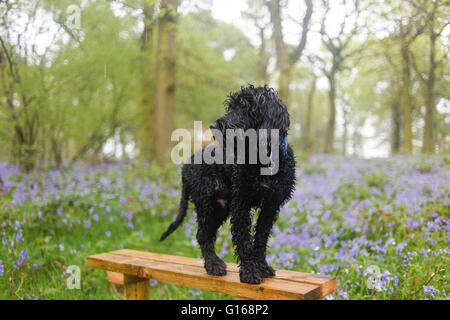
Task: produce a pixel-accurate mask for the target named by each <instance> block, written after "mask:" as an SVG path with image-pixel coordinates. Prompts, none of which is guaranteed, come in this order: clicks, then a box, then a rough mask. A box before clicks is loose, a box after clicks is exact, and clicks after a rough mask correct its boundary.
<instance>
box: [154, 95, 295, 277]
mask: <svg viewBox="0 0 450 320" xmlns="http://www.w3.org/2000/svg"><path fill="white" fill-rule="evenodd" d="M225 103H226V104H227V106H228V108H227V112H226V114H225V115H224V116H223V117H221V118H220V119H218V120H217V121H216V122H215V123H214V124H213V126H214V127H215V128H217V129H219V130H220V131H222V132H223V134H224V136H225V130H226V129H238V128H241V129H244V130H247V129H250V128H253V129H255V130H258V129H279V130H280V144H279V145H280V146H282V143H283V141H284V140H283V139H284V136H285V135H286V134H287V132H288V129H289V124H290V122H289V113H288V111H287V108H286V106H285V104H284V103H283V102H282V101H281V100H280V98H279V97H278V96H277V94H276V92H275V91H274V90H273V89H272V88H269V87H267V86H264V87H253V86H248V87H242V88H241V90H240V91H238V92H236V93H234V94H232V95H230V96H229V97H228V99H227V100H226V102H225ZM269 143H270V142H269ZM205 148H212V145H209V146H207V147H205ZM269 150H270V147H269ZM224 153H225V152H224ZM193 159H194V156H192V159H191V161H192V162H191V163H193ZM261 166H262V165H261V164H253V165H252V164H205V163H203V164H185V165H184V166H183V168H182V182H183V189H182V197H181V201H180V212H179V214H178V216H177V218H176V220H175V222H173V223H172V224H171V225H170V227H169V229H168V230H167V231H166V232H165V233H164V234H163V235H162V237H161V241H162V240H164V239H165V238H166V237H167V236H168V235H169V234H171V233H172V232H173V231H174V230H175V229H176V228H177V227H178V226H179V225H180V224H181V223H182V221H183V219H184V217H185V215H186V211H187V203H188V200H189V199H191V200H192V202H193V203H194V204H195V207H196V211H197V221H198V231H197V240H198V243H199V244H200V248H201V250H202V254H203V257H204V259H205V268H206V271H207V272H208V273H209V274H211V275H216V276H221V275H225V274H226V270H225V263H224V262H223V261H222V260H221V259H220V258H219V257H218V256H217V254H216V252H215V249H214V243H215V240H216V234H217V230H218V229H219V227H220V226H221V225H222V224H223V223H224V222H225V221H226V219H227V218H228V217H230V216H231V234H232V240H233V243H234V245H235V248H236V251H235V253H236V255H237V257H238V260H239V262H240V279H241V281H242V282H246V283H261V281H262V280H263V278H269V277H273V276H274V275H275V271H274V270H273V269H272V268H271V267H270V266H269V265H268V264H267V262H266V247H267V240H268V238H269V235H270V233H271V230H272V226H273V224H274V222H275V220H276V218H277V216H278V212H279V210H280V208H281V207H282V206H283V205H284V204H285V203H286V202H287V201H288V200H289V199H290V198H291V196H292V193H293V191H294V185H295V159H294V154H293V152H292V149H291V147H289V146H288V147H287V152H286V153H285V154H283V153H282V151H281V150H280V162H279V171H278V173H277V174H275V175H272V176H270V175H261V174H260V168H261ZM258 209H259V216H258V219H257V222H256V226H255V228H254V232H252V231H251V224H252V214H253V213H254V212H255V211H256V210H258Z"/></svg>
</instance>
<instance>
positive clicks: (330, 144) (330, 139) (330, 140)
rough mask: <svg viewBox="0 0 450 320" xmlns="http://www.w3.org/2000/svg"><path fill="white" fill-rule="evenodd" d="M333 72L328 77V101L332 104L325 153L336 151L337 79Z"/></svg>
mask: <svg viewBox="0 0 450 320" xmlns="http://www.w3.org/2000/svg"><path fill="white" fill-rule="evenodd" d="M335 77H336V76H335V74H334V72H332V73H331V74H330V76H329V77H328V83H329V85H330V91H329V92H328V101H329V106H330V114H329V118H328V125H327V131H326V136H325V150H324V151H325V153H333V152H334V127H335V123H336V79H335Z"/></svg>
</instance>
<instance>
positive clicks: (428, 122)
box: [422, 31, 436, 153]
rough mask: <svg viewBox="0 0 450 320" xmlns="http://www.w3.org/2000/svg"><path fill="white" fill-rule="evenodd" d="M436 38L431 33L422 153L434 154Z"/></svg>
mask: <svg viewBox="0 0 450 320" xmlns="http://www.w3.org/2000/svg"><path fill="white" fill-rule="evenodd" d="M435 59H436V37H435V35H434V33H433V31H431V34H430V66H429V72H428V78H427V82H426V97H425V128H424V131H423V145H422V152H424V153H433V152H434V149H435V145H434V139H433V126H434V108H435V105H434V83H435V69H436V61H435Z"/></svg>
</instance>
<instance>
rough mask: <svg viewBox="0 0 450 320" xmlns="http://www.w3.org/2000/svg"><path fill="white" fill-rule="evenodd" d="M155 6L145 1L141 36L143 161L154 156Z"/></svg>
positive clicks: (141, 146) (141, 141) (141, 135)
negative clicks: (153, 52) (153, 54)
mask: <svg viewBox="0 0 450 320" xmlns="http://www.w3.org/2000/svg"><path fill="white" fill-rule="evenodd" d="M153 12H154V6H153V5H149V4H148V1H144V31H143V33H142V36H141V54H142V56H141V59H142V60H141V63H142V67H141V71H142V74H141V119H140V120H141V124H140V128H139V142H140V143H139V146H140V153H139V156H140V159H141V161H149V160H150V159H152V157H153V151H154V150H153V141H154V132H153V122H154V96H153V92H154V81H153V79H154V78H153V77H154V72H153V64H152V51H153V50H152V47H153V46H152V42H153Z"/></svg>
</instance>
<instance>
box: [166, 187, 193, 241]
mask: <svg viewBox="0 0 450 320" xmlns="http://www.w3.org/2000/svg"><path fill="white" fill-rule="evenodd" d="M188 198H189V194H188V191H187V189H186V186H185V185H184V184H183V189H182V191H181V199H180V211H179V212H178V215H177V217H176V218H175V221H174V222H172V224H171V225H170V226H169V228H168V229H167V230H166V232H164V233H163V234H162V236H161V238H160V239H159V241H163V240H164V239H165V238H167V237H168V236H170V234H171V233H172V232H174V231H175V230H176V229H177V228H178V227H179V226H180V225H181V223H183V220H184V217H186V213H187V209H188Z"/></svg>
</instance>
